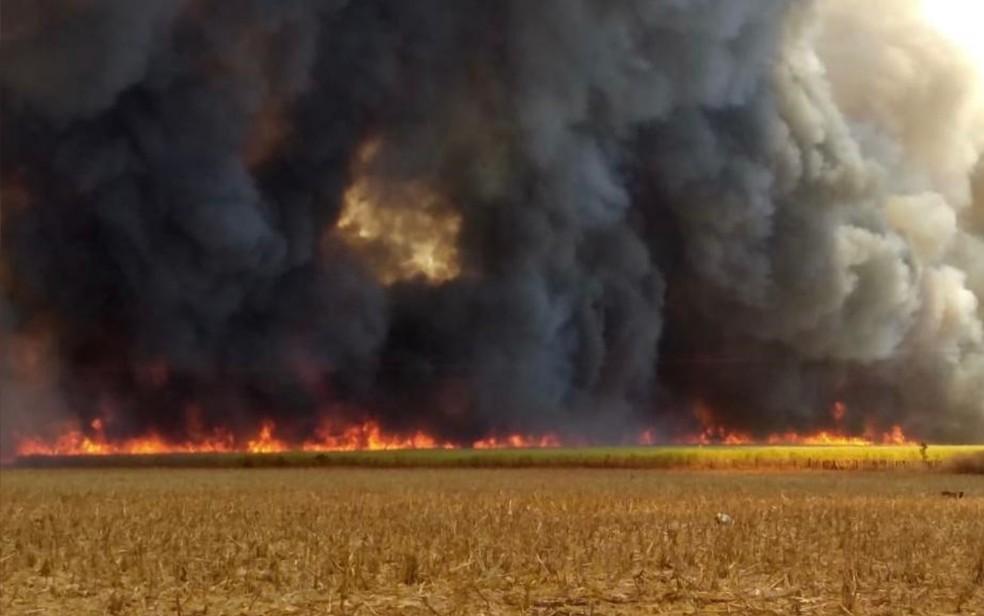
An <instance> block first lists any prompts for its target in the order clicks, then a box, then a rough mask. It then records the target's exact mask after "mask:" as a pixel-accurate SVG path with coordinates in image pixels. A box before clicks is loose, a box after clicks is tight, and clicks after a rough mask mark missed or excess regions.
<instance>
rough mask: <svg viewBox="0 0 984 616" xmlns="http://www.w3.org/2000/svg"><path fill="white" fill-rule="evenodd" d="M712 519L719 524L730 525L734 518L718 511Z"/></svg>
mask: <svg viewBox="0 0 984 616" xmlns="http://www.w3.org/2000/svg"><path fill="white" fill-rule="evenodd" d="M714 521H715V522H717V523H718V524H719V525H721V526H731V525H733V524H734V523H735V519H734V518H732V517H731V516H730V515H728V514H727V513H721V512H720V511H719V512H717V514H715V515H714Z"/></svg>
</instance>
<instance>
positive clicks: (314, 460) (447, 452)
mask: <svg viewBox="0 0 984 616" xmlns="http://www.w3.org/2000/svg"><path fill="white" fill-rule="evenodd" d="M967 455H975V456H984V445H939V446H934V445H931V446H929V447H928V448H927V449H926V450H925V451H923V450H921V449H920V448H919V447H918V446H915V445H906V446H869V447H864V446H788V447H787V446H705V447H693V446H688V447H676V446H673V447H588V448H550V449H495V450H476V449H428V450H421V449H417V450H392V451H354V452H330V453H312V452H285V453H268V454H243V453H229V454H211V453H209V454H165V455H157V454H152V455H108V456H103V455H100V456H24V457H20V458H18V459H17V460H16V461H15V466H18V467H25V468H61V467H68V468H113V467H120V468H134V467H182V468H223V467H228V468H236V467H244V468H249V467H322V466H324V467H331V466H358V467H380V468H414V467H433V468H444V467H465V468H467V467H481V468H489V467H491V468H530V467H545V468H550V467H560V468H565V467H566V468H706V469H757V468H762V469H770V468H774V469H784V468H791V469H817V470H873V469H909V470H915V469H921V468H938V467H941V466H943V465H944V464H945V463H946V462H947V461H948V460H951V459H953V458H954V457H960V456H967Z"/></svg>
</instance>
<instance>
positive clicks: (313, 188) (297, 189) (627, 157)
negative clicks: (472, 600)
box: [0, 0, 984, 450]
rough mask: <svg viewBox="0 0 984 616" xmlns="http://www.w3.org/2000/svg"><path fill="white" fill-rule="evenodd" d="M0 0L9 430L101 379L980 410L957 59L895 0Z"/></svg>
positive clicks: (569, 426) (970, 126) (903, 420)
mask: <svg viewBox="0 0 984 616" xmlns="http://www.w3.org/2000/svg"><path fill="white" fill-rule="evenodd" d="M886 5H890V7H888V6H886ZM889 14H891V15H893V17H892V19H891V20H887V18H886V17H885V16H886V15H889ZM2 19H3V24H2V42H0V51H2V57H0V92H2V97H3V99H2V110H0V122H2V134H0V148H2V149H0V155H2V156H0V160H2V167H0V172H2V191H3V192H2V254H0V290H2V296H0V318H2V327H3V332H4V342H3V353H4V358H3V359H4V364H3V375H2V381H0V385H2V392H0V403H2V415H0V418H2V423H0V429H2V438H0V442H2V447H4V448H7V449H8V450H9V448H10V447H11V445H12V442H13V439H14V438H15V435H17V434H20V433H34V432H37V431H38V430H41V429H42V428H43V427H44V426H46V425H50V424H52V422H57V421H59V420H62V419H64V418H66V417H72V418H78V419H79V420H81V422H82V423H83V424H87V423H88V422H89V421H90V420H91V419H93V418H96V417H104V416H106V415H107V414H109V415H111V417H112V422H111V423H110V424H109V425H108V426H107V430H108V432H109V434H110V435H111V436H115V437H124V436H129V435H138V434H142V433H145V432H146V431H147V430H149V429H153V430H154V431H156V432H158V433H160V434H162V435H165V436H168V437H172V438H177V439H181V438H186V437H187V436H188V431H189V430H191V429H192V428H190V427H189V426H199V427H200V428H203V429H207V428H209V427H212V426H219V425H220V426H228V427H231V428H232V429H234V430H243V431H248V430H253V429H254V428H255V426H256V425H257V424H258V423H259V421H260V420H261V419H263V418H270V417H272V418H275V419H276V420H277V425H278V429H281V430H283V431H284V434H285V435H286V436H289V437H290V438H294V439H301V438H303V437H304V436H305V435H306V434H309V433H310V431H311V430H313V429H314V427H315V426H316V424H317V423H318V421H319V418H321V417H323V416H325V415H326V414H327V415H333V416H336V417H339V418H340V419H342V420H346V419H351V420H358V419H360V418H363V417H365V416H367V415H368V416H369V417H372V418H375V419H377V420H378V421H380V422H381V423H382V424H383V425H384V426H385V427H387V428H388V429H391V430H397V431H399V430H415V429H420V428H423V429H427V430H428V431H430V432H432V433H434V434H435V435H438V436H440V437H441V438H445V439H451V440H457V441H460V442H468V440H469V439H473V438H478V437H482V436H486V435H489V434H496V433H502V432H517V431H518V432H534V433H535V432H543V431H551V432H558V433H560V434H562V435H571V436H576V435H581V436H586V437H587V438H589V439H592V440H596V441H609V440H611V441H614V440H618V439H620V438H622V437H624V436H625V435H627V434H632V433H634V432H635V431H637V430H638V429H639V428H640V426H652V425H657V426H661V427H664V428H665V429H666V430H667V431H668V433H672V431H673V430H674V429H677V428H680V427H685V426H688V425H690V424H691V423H692V421H693V418H692V409H693V407H694V404H695V403H696V402H697V401H700V402H701V403H702V404H706V405H708V406H709V407H710V408H713V409H714V412H715V413H716V414H717V420H718V421H719V422H721V423H722V424H724V425H727V426H730V427H732V428H735V429H740V430H744V431H748V432H750V433H753V434H759V435H762V434H767V433H769V432H773V431H784V430H800V429H809V428H812V427H817V426H822V425H824V424H825V422H827V421H828V420H829V416H828V412H829V409H830V407H831V405H832V404H833V403H834V402H835V401H843V402H844V403H845V404H846V405H847V406H848V408H850V409H852V411H854V410H855V409H856V410H857V414H852V415H851V416H850V417H849V418H848V421H850V422H854V423H853V425H852V426H851V427H852V429H854V430H860V429H861V427H862V426H861V422H862V421H865V422H875V423H877V424H878V425H879V426H889V425H892V424H901V425H902V426H903V427H905V429H906V430H907V431H908V432H911V433H915V434H918V435H919V436H920V437H922V438H927V439H942V440H961V441H966V440H981V439H984V331H982V320H984V307H982V305H981V303H980V302H979V298H980V297H982V296H984V198H982V197H984V195H982V193H984V189H982V182H984V180H982V177H984V173H982V172H980V171H978V172H977V173H976V176H975V175H974V173H975V172H974V169H975V166H976V167H977V168H978V169H979V168H980V167H979V165H978V159H979V155H980V153H981V151H982V149H984V128H982V127H984V122H982V116H984V114H982V113H981V109H982V105H981V98H980V94H981V92H980V80H976V79H975V78H974V77H973V76H972V75H973V67H970V66H969V65H968V63H967V62H964V61H961V60H960V59H959V58H958V54H956V53H954V50H953V49H952V48H951V46H950V45H949V43H948V42H946V41H944V40H942V39H941V38H940V37H938V36H936V35H935V34H934V33H933V32H931V31H929V30H928V29H927V28H926V27H925V26H924V25H923V24H922V23H921V22H920V20H919V16H918V10H917V6H916V2H914V1H911V2H910V1H909V0H878V1H877V2H874V1H873V2H868V1H866V2H856V1H854V0H829V1H828V0H825V1H824V2H819V3H812V2H807V1H795V0H664V1H655V2H654V1H651V0H645V1H644V0H638V1H635V0H537V1H529V0H511V1H510V0H502V1H489V0H456V1H453V2H452V1H449V0H413V1H405V0H350V1H348V2H345V1H340V0H324V1H316V0H241V1H237V2H228V1H227V0H148V1H142V2H134V1H132V0H87V1H79V0H5V2H4V6H3V15H2ZM914 67H915V68H914ZM975 182H976V189H975Z"/></svg>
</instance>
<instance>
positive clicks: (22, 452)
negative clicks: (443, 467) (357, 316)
mask: <svg viewBox="0 0 984 616" xmlns="http://www.w3.org/2000/svg"><path fill="white" fill-rule="evenodd" d="M912 442H913V441H911V440H910V439H908V438H907V437H906V435H905V433H904V432H903V430H902V428H901V427H900V426H893V427H892V428H891V429H889V430H888V431H885V432H881V433H878V432H876V431H873V430H868V431H866V432H865V434H863V435H861V436H855V435H850V434H846V433H844V432H840V431H837V430H821V431H817V432H812V433H797V432H785V433H776V434H771V435H769V436H767V437H765V438H754V437H752V436H750V435H748V434H744V433H741V432H737V431H730V430H728V429H726V428H723V427H717V426H715V427H707V428H705V429H704V430H703V431H701V432H699V433H697V434H693V435H690V436H684V437H678V438H666V437H662V436H661V435H660V434H659V432H657V431H656V430H653V429H649V430H644V431H642V432H640V433H639V435H638V436H637V437H636V438H634V439H631V441H630V442H629V443H625V444H631V445H643V446H650V445H659V444H673V445H696V446H712V445H732V446H734V445H812V446H835V445H841V446H873V445H879V444H882V445H906V444H910V443H912ZM583 444H584V443H582V442H578V443H574V442H570V441H567V440H565V439H563V438H562V437H560V436H558V435H556V434H541V435H524V434H518V433H517V434H506V435H502V436H489V437H486V438H482V439H479V440H475V441H472V442H470V443H468V442H465V443H457V442H450V441H446V440H441V439H439V438H436V437H434V436H432V435H430V434H428V433H426V432H424V431H415V432H413V433H409V434H399V433H395V432H389V431H386V430H385V429H383V427H382V426H381V425H380V424H379V423H378V422H376V421H373V420H366V421H364V422H361V423H354V424H351V425H342V426H339V425H337V424H335V423H332V422H330V421H324V422H322V425H321V426H320V427H319V428H318V430H317V431H316V433H315V435H314V436H313V437H311V438H309V439H306V440H304V441H302V442H299V443H295V442H291V441H289V440H286V439H284V438H282V437H280V436H278V435H277V426H276V424H275V422H273V421H272V420H267V421H263V422H261V424H260V426H259V428H258V429H257V430H256V433H255V434H254V435H253V436H252V437H249V438H237V437H236V436H235V435H234V434H233V433H232V432H230V431H228V430H223V429H216V430H214V431H213V432H212V433H210V434H209V435H208V436H198V437H196V438H194V439H189V440H184V441H172V440H168V439H165V438H163V437H161V436H160V435H159V434H156V433H149V434H146V435H144V436H140V437H134V438H126V439H121V440H113V439H111V438H109V437H108V436H107V435H106V431H105V425H104V422H103V421H102V420H100V419H95V420H93V421H92V422H91V423H90V425H89V427H88V429H87V430H82V429H81V428H80V427H78V426H72V427H66V428H65V429H64V430H63V431H62V432H61V433H59V434H58V435H57V436H55V437H53V438H50V439H45V438H40V437H28V438H23V439H21V440H20V441H19V443H18V445H17V450H16V451H17V455H18V456H22V457H24V456H102V455H160V454H209V453H215V454H223V453H250V454H272V453H284V452H289V451H304V452H312V453H317V452H326V453H327V452H351V451H392V450H426V449H464V448H471V449H544V448H556V447H570V446H580V445H583Z"/></svg>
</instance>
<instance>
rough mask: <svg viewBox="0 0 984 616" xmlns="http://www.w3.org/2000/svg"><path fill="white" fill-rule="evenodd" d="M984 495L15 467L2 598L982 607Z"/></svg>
mask: <svg viewBox="0 0 984 616" xmlns="http://www.w3.org/2000/svg"><path fill="white" fill-rule="evenodd" d="M944 489H951V490H960V491H964V492H966V493H967V496H966V497H965V498H963V499H949V498H943V497H942V496H941V495H940V492H941V491H942V490H944ZM982 495H984V478H982V477H980V476H953V475H943V474H937V473H907V472H906V473H825V472H813V473H764V474H763V473H740V472H707V471H705V472H693V471H646V470H585V469H568V470H560V469H554V470H544V469H526V470H517V469H508V470H488V469H440V470H438V469H416V470H410V469H405V470H372V469H280V470H277V469H262V470H258V469H252V470H245V469H217V470H216V469H213V470H174V469H170V470H153V469H141V470H100V471H92V470H5V471H2V472H0V524H2V535H0V612H2V613H3V614H4V615H5V616H18V615H26V614H66V615H68V614H73V615H75V614H78V615H81V616H87V615H94V614H114V615H116V614H133V615H145V614H146V615H156V614H169V615H175V614H177V615H180V616H190V615H198V614H203V615H204V614H208V615H212V616H215V615H233V614H236V615H239V614H366V615H371V614H430V615H433V614H441V615H444V614H447V615H451V614H462V615H466V614H467V615H472V614H543V615H547V614H557V615H561V614H570V615H573V614H637V613H645V614H697V613H701V614H713V613H732V614H796V613H802V614H844V613H854V614H903V613H914V614H918V613H923V614H926V613H928V614H941V613H958V612H959V611H960V610H962V613H967V614H972V613H977V614H984V498H982ZM717 512H726V513H728V514H729V515H730V516H732V517H733V519H734V524H733V525H722V524H719V523H718V522H716V520H715V514H716V513H717Z"/></svg>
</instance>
